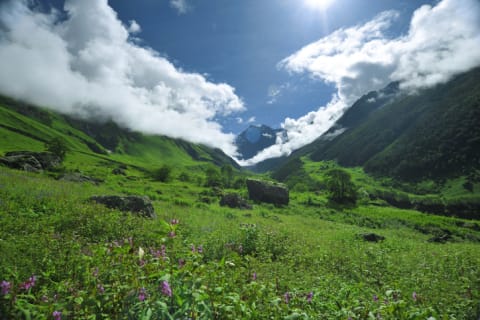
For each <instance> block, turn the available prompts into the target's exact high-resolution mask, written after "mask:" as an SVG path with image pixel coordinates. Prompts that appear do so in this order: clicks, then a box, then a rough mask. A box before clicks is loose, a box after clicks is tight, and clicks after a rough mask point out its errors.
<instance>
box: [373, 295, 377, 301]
mask: <svg viewBox="0 0 480 320" xmlns="http://www.w3.org/2000/svg"><path fill="white" fill-rule="evenodd" d="M373 301H374V302H378V297H377V295H376V294H374V295H373Z"/></svg>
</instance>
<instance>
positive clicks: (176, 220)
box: [170, 219, 180, 225]
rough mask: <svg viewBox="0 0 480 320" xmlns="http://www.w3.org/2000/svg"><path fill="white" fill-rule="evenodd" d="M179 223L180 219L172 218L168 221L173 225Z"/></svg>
mask: <svg viewBox="0 0 480 320" xmlns="http://www.w3.org/2000/svg"><path fill="white" fill-rule="evenodd" d="M179 223H180V220H178V219H172V220H171V221H170V224H173V225H175V224H179Z"/></svg>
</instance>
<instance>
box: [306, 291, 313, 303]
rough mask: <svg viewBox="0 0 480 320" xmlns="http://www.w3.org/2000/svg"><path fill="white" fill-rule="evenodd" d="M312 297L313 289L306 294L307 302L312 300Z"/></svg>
mask: <svg viewBox="0 0 480 320" xmlns="http://www.w3.org/2000/svg"><path fill="white" fill-rule="evenodd" d="M312 299H313V291H310V292H309V293H308V294H307V302H312Z"/></svg>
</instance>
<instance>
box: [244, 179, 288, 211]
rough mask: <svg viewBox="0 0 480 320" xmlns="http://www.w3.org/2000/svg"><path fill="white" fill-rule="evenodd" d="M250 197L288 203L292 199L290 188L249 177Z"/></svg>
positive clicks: (262, 200) (257, 199) (279, 203)
mask: <svg viewBox="0 0 480 320" xmlns="http://www.w3.org/2000/svg"><path fill="white" fill-rule="evenodd" d="M246 183H247V188H248V197H249V198H250V199H251V200H254V201H260V202H267V203H273V204H274V205H282V206H283V205H288V202H289V200H290V198H289V193H288V188H287V187H286V186H285V185H283V184H279V183H274V182H269V181H261V180H255V179H247V180H246Z"/></svg>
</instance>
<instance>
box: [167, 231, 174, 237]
mask: <svg viewBox="0 0 480 320" xmlns="http://www.w3.org/2000/svg"><path fill="white" fill-rule="evenodd" d="M168 236H169V237H170V238H175V236H176V234H175V231H170V232H169V233H168Z"/></svg>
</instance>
